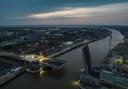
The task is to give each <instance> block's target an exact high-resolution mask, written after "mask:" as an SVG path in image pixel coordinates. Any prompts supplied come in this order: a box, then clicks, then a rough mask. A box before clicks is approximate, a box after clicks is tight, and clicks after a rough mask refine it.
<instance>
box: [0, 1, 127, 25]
mask: <svg viewBox="0 0 128 89" xmlns="http://www.w3.org/2000/svg"><path fill="white" fill-rule="evenodd" d="M127 10H128V1H127V0H107V1H103V0H97V1H90V0H51V1H48V0H11V2H10V1H9V0H4V1H1V3H0V12H1V14H0V25H1V26H2V25H128V11H127Z"/></svg>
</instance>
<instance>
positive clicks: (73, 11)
mask: <svg viewBox="0 0 128 89" xmlns="http://www.w3.org/2000/svg"><path fill="white" fill-rule="evenodd" d="M127 10H128V3H120V4H110V5H102V6H98V7H90V8H87V7H78V8H70V7H68V8H64V9H62V10H58V11H51V12H46V13H35V14H31V15H28V16H24V17H23V18H29V19H30V18H31V19H47V18H57V17H67V18H71V17H80V18H81V17H97V16H101V17H102V16H112V15H121V14H124V13H125V14H127V15H128V12H126V11H127Z"/></svg>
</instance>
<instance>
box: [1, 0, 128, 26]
mask: <svg viewBox="0 0 128 89" xmlns="http://www.w3.org/2000/svg"><path fill="white" fill-rule="evenodd" d="M124 2H128V0H1V1H0V25H2V24H12V23H14V24H16V23H19V22H18V21H22V23H23V22H25V20H24V21H23V19H22V20H21V19H20V20H17V19H15V17H20V16H26V15H30V14H34V13H46V12H51V11H56V10H60V9H62V8H65V7H72V8H75V7H96V6H100V5H106V4H114V3H124ZM10 20H11V21H10ZM28 24H29V23H28Z"/></svg>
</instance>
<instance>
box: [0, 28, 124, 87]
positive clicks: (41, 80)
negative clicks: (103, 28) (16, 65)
mask: <svg viewBox="0 0 128 89" xmlns="http://www.w3.org/2000/svg"><path fill="white" fill-rule="evenodd" d="M122 39H123V36H122V35H121V33H120V32H118V31H115V30H112V46H111V48H114V47H115V46H116V45H117V44H118V43H120V42H121V41H122ZM109 40H110V37H106V38H104V39H102V40H99V41H96V42H93V43H90V44H89V49H90V52H91V58H92V61H93V64H95V65H98V64H99V63H100V62H101V60H103V58H104V57H105V56H106V55H107V53H108V49H109V46H108V45H109ZM82 48H83V47H79V48H76V49H74V50H71V51H69V52H67V53H65V54H63V55H60V56H59V57H57V59H61V60H66V61H67V62H66V63H65V65H64V67H63V68H62V69H61V70H59V71H52V72H43V73H42V74H29V73H24V74H22V75H21V76H19V77H17V78H15V79H13V80H12V81H10V82H8V83H7V84H5V85H4V86H2V87H0V89H78V88H77V87H75V86H73V84H72V83H73V81H74V80H76V79H78V78H79V75H80V73H81V69H83V68H84V65H83V64H84V63H83V58H82V51H81V50H82Z"/></svg>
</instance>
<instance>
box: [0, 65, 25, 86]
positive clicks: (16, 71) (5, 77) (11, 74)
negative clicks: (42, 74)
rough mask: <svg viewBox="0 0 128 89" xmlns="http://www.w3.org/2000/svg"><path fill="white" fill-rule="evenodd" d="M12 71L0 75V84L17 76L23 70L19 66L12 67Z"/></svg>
mask: <svg viewBox="0 0 128 89" xmlns="http://www.w3.org/2000/svg"><path fill="white" fill-rule="evenodd" d="M13 70H14V71H12V72H8V73H7V74H6V75H3V76H1V77H0V86H2V85H4V84H6V83H7V82H9V81H10V80H12V79H14V78H16V77H18V76H19V75H20V74H22V73H23V72H24V70H23V69H22V68H21V67H18V68H15V69H13Z"/></svg>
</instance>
